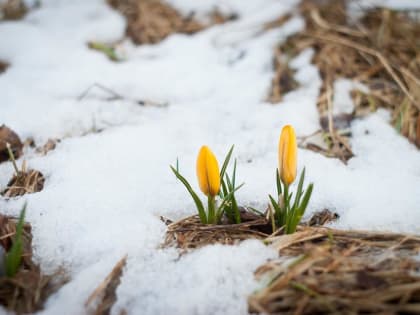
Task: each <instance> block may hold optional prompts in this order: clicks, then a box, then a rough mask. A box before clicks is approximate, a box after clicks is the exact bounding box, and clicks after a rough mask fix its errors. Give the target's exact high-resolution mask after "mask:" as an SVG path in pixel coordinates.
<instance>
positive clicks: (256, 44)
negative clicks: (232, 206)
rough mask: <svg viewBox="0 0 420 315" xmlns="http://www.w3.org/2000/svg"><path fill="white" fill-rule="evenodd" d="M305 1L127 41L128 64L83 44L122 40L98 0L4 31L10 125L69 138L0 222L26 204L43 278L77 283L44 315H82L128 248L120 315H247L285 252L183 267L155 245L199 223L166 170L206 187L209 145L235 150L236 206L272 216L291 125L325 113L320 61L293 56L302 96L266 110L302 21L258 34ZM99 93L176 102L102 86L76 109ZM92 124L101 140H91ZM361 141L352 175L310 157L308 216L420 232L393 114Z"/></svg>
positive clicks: (222, 249)
mask: <svg viewBox="0 0 420 315" xmlns="http://www.w3.org/2000/svg"><path fill="white" fill-rule="evenodd" d="M171 3H175V0H174V2H171ZM176 3H177V6H179V7H182V6H184V7H185V10H192V9H194V6H197V8H196V9H195V10H199V9H200V8H198V7H201V6H203V7H201V9H200V10H201V12H204V11H206V10H207V9H208V7H205V4H206V5H208V6H210V5H213V4H216V5H219V4H220V5H221V4H222V3H228V2H223V1H216V0H215V1H214V2H212V1H209V0H206V1H203V4H200V3H201V2H198V1H187V0H185V2H184V1H181V0H176ZM295 3H296V1H290V2H281V3H280V2H279V1H268V0H267V1H263V0H258V1H257V0H253V1H249V2H248V1H247V2H246V3H245V2H243V1H232V2H229V5H230V7H231V8H232V10H233V11H235V10H240V12H239V13H240V19H239V20H237V21H235V22H231V23H227V24H224V25H219V26H215V27H212V28H210V29H208V30H205V31H203V32H201V33H198V34H196V35H193V36H186V35H173V36H170V37H169V38H167V39H166V40H165V41H163V42H162V43H160V44H158V45H153V46H150V45H147V46H142V47H135V46H133V45H131V44H130V43H128V42H124V43H122V44H121V49H122V51H124V52H125V53H126V58H127V60H126V61H125V62H122V63H117V64H116V63H112V62H111V61H109V60H108V59H107V58H106V57H105V56H103V55H102V54H100V53H98V52H96V51H92V50H89V49H88V48H87V46H86V42H87V41H88V40H101V41H113V40H115V39H118V38H120V37H121V36H122V35H123V30H124V21H123V19H122V18H121V16H120V15H119V14H117V13H116V12H114V11H112V10H111V9H110V8H108V7H107V6H106V5H105V4H104V2H103V1H99V0H92V1H89V2H86V1H81V0H77V1H64V0H48V1H43V2H42V4H43V6H42V7H41V8H40V9H37V10H35V11H33V12H32V13H30V14H28V15H27V17H26V18H25V19H24V20H23V21H19V22H7V23H2V24H1V25H0V37H1V38H2V45H1V46H0V59H5V60H7V61H9V62H10V63H11V67H9V69H8V70H7V71H6V72H5V73H3V74H1V75H0V97H1V104H2V105H1V109H0V114H1V119H2V121H1V123H5V124H7V125H9V126H10V127H11V128H13V129H14V130H16V131H17V132H18V134H19V135H21V137H23V138H26V137H29V136H31V137H34V138H35V140H36V141H37V142H38V143H42V142H43V141H46V140H47V139H48V138H51V137H61V138H64V139H63V140H62V142H61V143H59V144H58V146H57V148H56V149H55V150H54V151H52V152H50V153H49V154H48V155H46V156H45V157H40V156H38V155H36V154H34V153H33V152H28V153H27V155H26V158H27V159H28V164H29V166H31V167H33V168H35V169H38V170H40V171H42V172H43V173H44V175H45V176H46V183H45V187H44V190H43V191H42V192H39V193H36V194H31V195H27V196H25V197H24V198H16V199H11V200H5V199H4V198H0V208H1V209H2V211H3V212H6V213H11V214H17V213H18V212H19V210H20V207H21V206H22V204H23V201H24V199H25V200H28V202H29V208H28V212H27V219H28V221H30V222H31V223H32V225H33V233H34V240H33V242H34V246H35V247H34V248H35V256H36V259H37V260H38V261H39V262H40V263H41V266H42V267H43V268H44V269H45V270H47V271H50V270H54V269H55V268H57V267H59V266H62V265H64V266H65V267H66V268H67V270H68V271H69V272H70V275H71V276H72V281H71V282H70V283H68V284H67V285H66V286H65V287H63V288H62V290H60V291H59V292H58V293H57V294H55V295H54V296H53V297H51V299H50V300H49V301H48V304H47V307H46V309H45V310H44V311H42V312H40V313H41V314H57V313H60V314H80V313H83V303H84V302H85V300H86V298H87V296H88V293H90V292H91V291H92V290H93V288H95V286H96V285H97V284H99V283H100V282H101V281H102V279H103V278H104V277H105V276H106V274H107V273H108V272H109V271H110V270H111V269H112V266H113V264H114V263H116V262H117V261H118V260H119V259H120V258H121V257H122V256H123V255H124V254H125V253H128V256H129V260H128V265H127V267H126V273H125V275H124V276H123V278H122V283H121V286H120V288H119V289H118V292H117V293H118V303H117V305H116V307H115V309H114V312H113V313H114V314H118V310H119V309H122V308H126V309H127V310H128V311H129V313H131V314H168V313H171V314H210V313H235V314H236V313H239V314H242V313H246V301H245V297H246V296H247V295H248V294H249V293H251V292H252V291H253V289H254V288H255V283H254V282H253V270H254V269H255V268H256V267H257V266H258V265H259V264H261V263H263V262H264V261H265V260H266V259H268V258H270V257H273V256H274V255H276V254H277V253H276V252H274V251H273V250H271V249H269V248H266V247H264V246H263V245H262V244H261V243H259V242H258V241H249V242H244V243H242V244H240V245H239V246H230V247H229V246H218V245H216V246H209V247H206V248H203V249H200V250H198V251H195V252H193V253H190V254H188V255H186V256H183V257H181V258H179V259H178V254H177V252H176V251H175V250H174V249H166V250H162V249H158V247H159V245H160V244H161V242H162V240H163V238H164V233H165V225H164V224H163V223H162V222H161V221H160V219H159V216H160V215H164V216H166V217H170V218H173V219H177V218H181V217H183V216H186V215H190V214H192V213H194V212H195V209H194V204H193V202H192V200H191V199H190V197H189V195H188V193H187V192H186V191H185V188H184V187H182V185H180V184H179V183H178V182H177V180H176V179H175V177H174V176H173V174H172V173H171V171H170V169H169V164H171V163H175V160H176V158H177V157H178V158H179V159H180V168H181V172H182V173H183V174H184V175H185V177H187V178H188V179H190V181H191V183H192V184H193V186H194V188H195V189H197V184H196V181H195V178H196V175H195V172H194V170H195V159H196V154H197V152H198V150H199V147H200V146H201V145H203V144H208V145H209V146H210V147H211V148H212V149H213V151H214V152H215V154H216V155H217V157H218V158H219V160H221V159H222V157H223V156H225V154H226V151H227V150H228V148H229V147H230V145H231V144H235V151H234V157H236V158H237V159H238V176H239V178H238V181H245V182H246V185H245V186H244V187H243V189H241V190H240V191H239V192H238V200H240V202H241V203H244V204H253V205H255V206H256V207H259V208H261V209H265V207H266V204H267V195H268V194H269V193H273V192H274V189H275V177H274V172H275V168H276V163H277V141H278V136H279V133H280V130H281V127H282V126H283V125H285V124H288V123H291V124H293V125H294V126H295V129H296V131H297V134H298V136H304V135H308V134H310V133H313V132H314V131H316V130H318V129H319V123H318V120H319V117H318V112H317V110H316V105H315V104H316V100H317V97H318V93H319V88H320V85H321V81H320V78H319V75H318V71H317V69H316V68H315V67H314V66H313V65H311V64H310V60H311V57H312V54H313V51H312V50H309V49H308V50H305V51H303V52H302V53H301V54H300V55H299V56H298V57H297V58H295V59H294V60H293V61H292V67H294V68H295V69H296V70H297V73H296V79H297V80H298V81H299V83H300V87H299V88H298V89H297V90H295V91H292V92H290V93H288V94H287V95H285V97H284V100H283V102H282V103H281V104H278V105H272V104H268V103H266V102H265V101H264V100H265V99H266V96H267V92H268V90H269V86H270V82H271V78H272V75H273V69H272V57H273V49H274V48H275V46H276V45H278V43H279V42H280V41H282V40H284V39H285V37H287V36H288V35H290V34H293V33H294V32H297V31H299V30H301V29H302V28H303V22H302V19H301V18H300V17H294V18H292V19H291V20H290V21H289V22H288V23H286V24H285V25H284V26H283V27H282V28H278V29H273V30H270V31H267V32H262V33H260V32H258V30H259V29H260V26H261V24H262V23H264V22H267V21H270V20H272V18H273V17H276V16H278V15H281V14H283V13H286V12H289V11H292V10H293V6H294V4H295ZM242 27H243V28H242ZM256 31H257V32H256ZM95 82H97V83H101V84H102V85H104V86H107V87H109V88H111V89H113V90H114V91H116V92H118V93H119V94H122V95H124V96H125V97H126V98H127V99H130V100H131V99H136V100H137V99H146V100H147V99H150V100H159V101H167V102H169V103H170V106H169V107H167V108H146V107H140V106H138V105H136V104H135V102H133V101H130V100H119V101H112V102H110V101H107V100H105V99H104V97H106V95H105V94H104V92H103V91H99V90H96V91H93V92H92V93H91V94H89V95H88V96H87V97H85V98H84V99H83V100H81V101H78V100H77V98H78V96H79V95H80V94H81V93H82V92H83V91H85V90H86V89H87V88H88V87H89V86H91V85H92V84H93V83H95ZM340 94H341V93H340ZM95 128H100V129H102V128H104V129H105V130H104V131H102V132H101V133H89V132H91V131H93V130H94V129H95ZM365 130H369V133H368V134H366V133H365ZM352 132H353V134H354V138H353V139H354V140H353V141H352V146H353V150H354V152H355V154H356V157H355V158H353V159H352V160H350V161H349V165H348V166H345V165H343V164H342V163H341V162H340V161H338V160H334V159H327V158H325V157H323V156H322V155H319V154H315V153H313V152H310V151H305V150H299V169H300V170H301V169H302V168H303V167H304V166H306V168H307V179H308V182H309V181H312V182H314V184H315V189H314V193H313V200H312V202H311V203H310V206H309V209H308V213H307V215H310V214H311V213H312V212H314V211H316V210H321V209H323V208H329V209H331V210H335V211H338V212H339V213H340V215H341V219H340V220H339V221H338V222H337V223H336V224H337V225H338V226H340V227H348V228H369V229H387V230H404V231H408V232H419V230H418V229H419V227H418V224H416V223H418V222H419V220H420V217H419V211H418V204H419V202H420V200H419V194H416V187H419V184H420V168H419V166H418V165H420V154H419V152H418V150H416V149H415V148H414V147H413V146H412V145H410V144H408V143H407V141H406V139H405V138H403V137H401V136H400V135H398V134H397V133H396V132H395V131H394V130H393V128H392V127H391V126H390V125H389V123H388V118H387V117H384V115H383V113H382V112H379V113H377V114H375V115H372V116H371V117H369V118H367V119H364V120H360V121H357V122H355V123H354V124H353V126H352ZM82 135H84V136H82ZM19 162H20V161H19ZM11 175H12V167H11V165H10V163H3V164H1V165H0V188H4V187H5V185H6V183H7V180H8V179H9V178H10V176H11Z"/></svg>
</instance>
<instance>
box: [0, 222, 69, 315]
mask: <svg viewBox="0 0 420 315" xmlns="http://www.w3.org/2000/svg"><path fill="white" fill-rule="evenodd" d="M16 225H17V219H16V218H12V217H8V216H4V215H1V214H0V246H2V247H3V248H4V250H5V251H6V252H7V251H8V250H10V248H11V246H12V245H13V241H14V239H13V237H14V235H15V233H16ZM22 236H23V238H22V239H23V255H22V264H21V267H20V269H19V270H18V272H17V274H16V275H15V276H14V277H11V278H9V277H6V276H0V304H1V305H3V306H4V307H5V308H6V309H8V310H10V311H13V312H15V313H16V314H26V313H34V312H36V311H39V310H41V309H42V308H43V304H44V302H45V301H46V300H47V298H48V297H49V296H50V295H51V294H53V293H54V292H56V291H57V290H58V289H59V288H60V287H61V286H62V285H64V284H65V283H66V282H67V280H68V279H67V277H66V276H65V275H64V273H63V272H62V271H58V272H56V273H54V274H51V275H45V274H43V273H42V271H41V269H40V267H39V266H38V265H37V264H35V263H34V262H33V261H32V234H31V226H30V224H29V223H25V225H24V229H23V234H22Z"/></svg>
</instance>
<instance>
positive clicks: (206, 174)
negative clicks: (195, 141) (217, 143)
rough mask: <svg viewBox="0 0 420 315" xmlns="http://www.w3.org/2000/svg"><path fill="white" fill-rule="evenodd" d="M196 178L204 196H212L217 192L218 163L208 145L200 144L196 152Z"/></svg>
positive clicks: (218, 183)
mask: <svg viewBox="0 0 420 315" xmlns="http://www.w3.org/2000/svg"><path fill="white" fill-rule="evenodd" d="M197 178H198V184H199V186H200V189H201V191H202V192H203V193H204V194H205V195H206V196H210V197H214V196H216V195H217V194H218V193H219V190H220V172H219V164H218V163H217V159H216V157H215V156H214V154H213V152H211V150H210V148H209V147H208V146H202V147H201V149H200V152H199V153H198V157H197Z"/></svg>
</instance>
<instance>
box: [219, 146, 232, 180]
mask: <svg viewBox="0 0 420 315" xmlns="http://www.w3.org/2000/svg"><path fill="white" fill-rule="evenodd" d="M234 147H235V145H232V146H231V147H230V149H229V152H228V153H227V155H226V157H225V160H224V162H223V165H222V169H221V170H220V178H223V177H224V176H225V172H226V168H227V167H228V165H229V161H230V158H231V156H232V152H233V148H234Z"/></svg>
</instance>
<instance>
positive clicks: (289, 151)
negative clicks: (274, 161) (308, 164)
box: [279, 125, 297, 185]
mask: <svg viewBox="0 0 420 315" xmlns="http://www.w3.org/2000/svg"><path fill="white" fill-rule="evenodd" d="M296 172H297V144H296V134H295V130H294V129H293V127H292V126H291V125H286V126H284V127H283V129H282V131H281V135H280V140H279V175H280V178H281V181H282V182H283V184H285V185H290V184H291V183H293V181H294V180H295V178H296Z"/></svg>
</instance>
